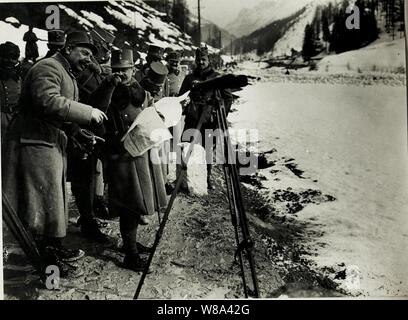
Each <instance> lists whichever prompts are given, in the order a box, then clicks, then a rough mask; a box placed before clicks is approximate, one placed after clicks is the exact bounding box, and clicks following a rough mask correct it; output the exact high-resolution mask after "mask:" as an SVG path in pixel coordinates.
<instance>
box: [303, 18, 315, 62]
mask: <svg viewBox="0 0 408 320" xmlns="http://www.w3.org/2000/svg"><path fill="white" fill-rule="evenodd" d="M314 39H315V31H314V28H313V27H312V26H311V25H310V24H307V25H306V28H305V36H304V39H303V47H302V56H303V59H304V60H306V61H308V60H310V58H311V57H313V56H314V55H316V48H315V43H314Z"/></svg>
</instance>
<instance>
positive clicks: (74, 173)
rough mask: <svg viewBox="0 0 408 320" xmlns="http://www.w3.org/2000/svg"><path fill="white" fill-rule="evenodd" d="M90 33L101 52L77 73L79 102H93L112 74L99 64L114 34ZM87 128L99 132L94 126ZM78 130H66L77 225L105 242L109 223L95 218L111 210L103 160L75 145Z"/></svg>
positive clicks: (88, 235) (107, 55)
mask: <svg viewBox="0 0 408 320" xmlns="http://www.w3.org/2000/svg"><path fill="white" fill-rule="evenodd" d="M91 34H92V36H93V39H96V41H95V42H94V43H95V46H96V47H97V48H98V54H97V55H96V56H94V57H92V58H91V63H90V64H89V65H88V66H87V68H86V69H85V70H83V71H82V72H81V73H79V74H78V75H77V81H78V87H79V101H80V102H83V103H86V104H89V103H90V99H91V95H92V93H93V92H94V91H95V90H96V89H97V88H98V87H99V86H100V85H101V83H102V81H103V79H104V78H105V77H106V76H107V75H108V74H109V73H110V68H106V67H104V68H102V67H101V65H100V64H104V65H105V64H106V63H107V62H108V61H109V59H110V55H111V51H110V49H111V45H112V42H113V40H114V39H115V37H114V36H113V35H112V34H110V33H108V32H106V31H101V29H94V30H93V31H92V32H91ZM85 129H87V130H91V131H94V132H93V133H98V132H96V131H95V130H92V128H91V127H86V128H85ZM94 129H95V128H94ZM78 130H79V127H78V126H71V127H70V128H69V131H68V132H67V133H68V136H69V142H68V181H70V182H71V190H72V194H73V195H74V197H75V202H76V205H77V207H78V211H79V213H80V218H79V219H78V225H79V226H80V227H81V233H82V235H83V236H84V237H86V238H88V239H90V240H94V241H96V242H100V243H104V242H107V240H108V239H107V237H106V235H104V234H103V233H102V232H101V231H100V227H103V226H105V225H106V224H103V223H100V222H99V221H97V220H96V219H95V215H96V214H97V215H98V216H99V217H101V218H108V217H109V210H108V207H107V205H106V203H105V199H104V195H103V193H104V183H103V177H102V172H103V169H102V163H101V162H100V161H99V160H98V158H99V157H100V155H98V154H97V152H93V153H92V154H90V155H89V156H87V157H86V159H85V158H84V157H83V154H82V152H77V149H75V148H74V141H75V135H76V134H77V133H78ZM101 180H102V181H101Z"/></svg>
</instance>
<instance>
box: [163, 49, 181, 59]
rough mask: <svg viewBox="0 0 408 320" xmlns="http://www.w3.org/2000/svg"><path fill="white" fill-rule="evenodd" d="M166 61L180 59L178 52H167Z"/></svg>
mask: <svg viewBox="0 0 408 320" xmlns="http://www.w3.org/2000/svg"><path fill="white" fill-rule="evenodd" d="M166 60H167V61H180V54H179V53H178V52H176V51H173V52H169V54H168V55H167V57H166Z"/></svg>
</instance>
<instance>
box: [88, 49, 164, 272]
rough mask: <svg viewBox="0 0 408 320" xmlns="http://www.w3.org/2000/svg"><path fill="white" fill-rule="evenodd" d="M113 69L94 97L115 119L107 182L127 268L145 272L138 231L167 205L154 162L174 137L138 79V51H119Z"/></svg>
mask: <svg viewBox="0 0 408 320" xmlns="http://www.w3.org/2000/svg"><path fill="white" fill-rule="evenodd" d="M111 65H112V72H113V73H112V75H111V76H108V77H107V78H106V79H105V81H104V82H103V83H102V84H101V86H100V87H99V88H98V89H97V90H96V91H95V92H94V94H93V97H92V99H91V101H93V103H94V104H95V105H96V106H97V107H98V108H100V109H101V110H107V115H108V119H109V120H108V121H107V122H106V123H105V135H104V138H105V140H106V150H105V157H106V158H105V163H106V178H107V182H108V184H109V188H108V190H109V205H110V210H112V212H114V213H116V214H118V215H119V217H120V233H121V236H122V239H123V249H124V251H125V254H126V255H125V259H124V267H125V268H128V269H131V270H134V271H142V270H143V269H144V267H145V264H146V261H144V260H142V259H141V257H140V254H142V253H148V251H149V248H146V247H145V246H143V245H141V244H140V243H138V242H136V236H137V228H138V225H139V224H142V225H143V224H144V225H145V224H148V219H147V216H148V215H150V214H153V213H154V212H156V211H158V209H161V208H164V207H165V206H166V205H167V195H166V190H165V187H164V179H163V175H162V170H161V165H160V164H158V163H157V162H152V161H151V159H150V156H151V153H152V152H153V150H154V148H155V146H156V145H158V144H160V143H161V142H162V141H163V139H170V138H171V135H170V133H168V132H167V133H168V135H167V136H166V130H167V129H166V128H165V126H164V123H163V121H162V120H161V119H160V117H159V116H158V114H157V112H156V111H155V109H154V102H153V99H152V97H151V96H150V94H149V93H148V92H146V91H145V90H144V89H143V88H142V87H141V86H140V85H139V83H138V82H137V81H136V80H135V79H134V78H133V72H134V64H133V52H132V50H128V49H123V50H120V51H114V52H113V53H112V60H111ZM152 127H153V128H152ZM158 127H159V128H158ZM155 129H161V130H164V131H161V132H164V136H165V137H164V138H162V139H161V140H160V139H159V138H157V137H156V138H157V139H155V137H152V135H151V131H155ZM167 131H168V130H167Z"/></svg>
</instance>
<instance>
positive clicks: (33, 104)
mask: <svg viewBox="0 0 408 320" xmlns="http://www.w3.org/2000/svg"><path fill="white" fill-rule="evenodd" d="M77 100H78V87H77V84H76V80H75V77H74V75H73V73H72V71H71V68H70V64H69V63H68V61H67V60H66V59H65V58H64V57H63V56H62V55H61V54H59V53H58V54H56V55H55V56H53V57H50V58H47V59H44V60H42V61H40V62H38V63H37V64H35V65H34V66H33V67H32V68H31V69H30V71H29V72H28V74H27V78H26V81H25V82H24V85H23V88H22V93H21V100H20V107H21V112H20V113H19V115H17V116H16V118H15V119H14V120H13V121H12V122H11V124H10V126H9V130H8V132H7V135H6V137H5V141H4V146H3V149H2V178H3V180H2V187H3V196H6V197H7V198H8V200H9V202H10V203H11V206H12V207H13V209H14V210H16V212H17V213H18V215H19V216H20V217H21V218H22V220H23V222H25V224H26V225H27V226H28V227H29V229H31V230H32V231H33V232H34V233H35V234H39V235H45V236H50V237H64V236H65V235H66V229H67V221H68V208H67V201H66V200H67V198H66V195H67V193H66V183H65V176H66V143H67V137H66V135H65V133H64V131H63V130H62V127H63V125H64V123H66V122H74V123H77V124H79V125H88V124H89V123H90V121H91V114H92V107H91V106H88V105H85V104H82V103H79V102H77Z"/></svg>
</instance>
